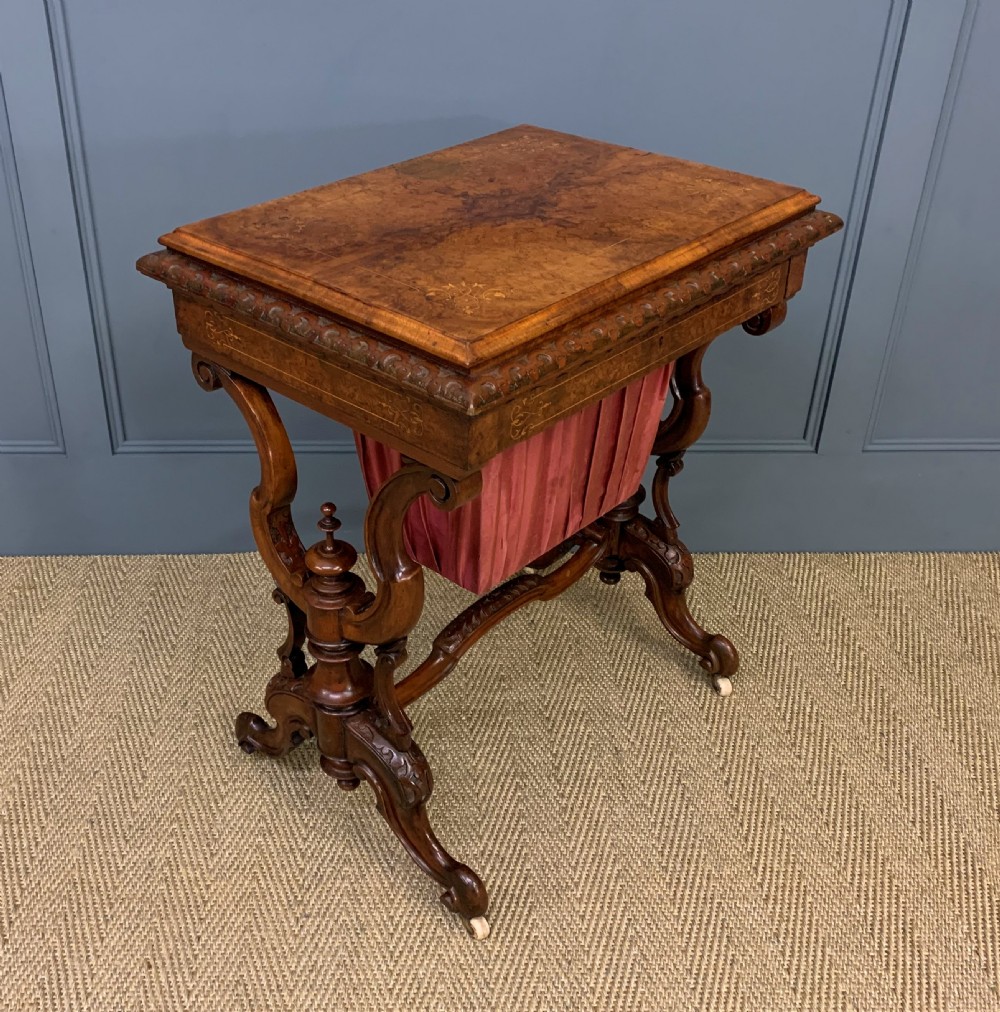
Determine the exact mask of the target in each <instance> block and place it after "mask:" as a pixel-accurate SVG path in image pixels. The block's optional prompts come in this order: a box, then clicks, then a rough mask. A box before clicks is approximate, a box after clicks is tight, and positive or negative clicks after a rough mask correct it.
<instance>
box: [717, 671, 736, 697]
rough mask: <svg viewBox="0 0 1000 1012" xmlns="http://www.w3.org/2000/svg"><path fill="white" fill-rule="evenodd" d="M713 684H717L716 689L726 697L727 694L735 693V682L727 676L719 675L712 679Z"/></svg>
mask: <svg viewBox="0 0 1000 1012" xmlns="http://www.w3.org/2000/svg"><path fill="white" fill-rule="evenodd" d="M712 685H714V686H715V691H716V692H717V693H718V694H719V695H720V696H722V698H723V699H725V697H726V696H731V695H732V694H733V683H732V682H731V681H730V680H729V679H728V678H725V677H722V676H720V677H718V678H713V679H712Z"/></svg>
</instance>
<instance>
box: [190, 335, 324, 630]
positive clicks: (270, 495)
mask: <svg viewBox="0 0 1000 1012" xmlns="http://www.w3.org/2000/svg"><path fill="white" fill-rule="evenodd" d="M191 367H192V371H193V372H194V375H195V379H196V380H197V381H198V384H199V385H200V386H201V387H202V388H203V389H205V390H218V389H219V388H220V387H221V388H223V389H224V390H225V391H226V393H228V394H229V396H230V397H231V398H232V399H233V401H234V402H235V403H236V406H237V407H238V408H239V409H240V413H241V414H242V415H243V418H244V419H245V420H246V423H247V425H248V426H249V428H250V434H251V435H252V436H253V441H254V445H255V446H256V447H257V455H258V457H259V458H260V482H259V484H258V485H257V487H256V488H255V489H254V490H253V491H252V492H251V493H250V526H251V528H252V530H253V535H254V540H255V541H256V543H257V550H258V551H259V552H260V554H261V556H262V557H263V559H264V561H265V562H266V563H267V568H268V569H269V570H270V571H271V575H272V576H273V577H274V579H275V582H276V583H277V584H278V587H279V588H280V589H281V591H282V592H283V593H284V594H285V595H286V596H287V597H288V598H289V599H290V600H291V601H293V602H294V603H295V604H296V605H297V606H298V607H299V608H300V609H301V610H303V611H304V610H305V602H304V599H303V595H302V586H303V583H304V581H305V576H306V572H305V549H304V548H303V546H302V542H301V540H300V539H299V535H298V532H297V531H296V530H295V524H294V523H293V522H292V513H291V505H292V500H293V499H294V498H295V490H296V487H297V485H298V474H297V472H296V469H295V455H294V453H293V452H292V444H291V443H290V442H289V440H288V433H287V432H286V431H285V426H284V425H283V424H282V422H281V416H280V415H279V414H278V409H277V408H276V407H275V406H274V401H272V400H271V395H270V394H269V393H268V392H267V390H266V389H265V388H264V387H262V386H261V385H260V384H259V383H254V382H253V381H252V380H248V379H246V378H244V377H243V376H238V375H236V374H235V373H232V372H230V371H229V370H228V369H224V368H222V366H219V365H216V364H215V363H213V362H207V361H205V360H204V359H203V358H201V356H199V355H198V354H195V355H194V356H193V357H192V360H191Z"/></svg>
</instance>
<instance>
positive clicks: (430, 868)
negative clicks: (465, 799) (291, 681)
mask: <svg viewBox="0 0 1000 1012" xmlns="http://www.w3.org/2000/svg"><path fill="white" fill-rule="evenodd" d="M344 730H345V731H346V744H347V758H348V760H349V761H350V762H351V764H352V766H353V768H354V770H355V772H356V774H357V775H360V776H361V777H363V778H364V779H365V780H367V781H368V783H369V784H370V785H371V787H372V789H373V790H374V792H375V799H376V805H377V807H378V810H379V813H380V814H381V815H382V817H383V818H384V819H385V821H386V822H387V823H388V824H389V828H390V829H392V831H393V832H394V833H395V834H396V836H397V837H398V838H399V840H400V842H401V843H402V844H403V846H404V847H405V848H406V851H407V853H408V854H409V855H410V857H411V858H413V860H414V861H415V862H416V864H417V865H418V866H419V867H420V868H422V869H423V870H424V871H425V872H426V873H427V874H428V875H430V877H431V878H433V879H434V880H435V881H436V882H438V883H439V884H440V885H442V886H444V889H445V891H444V893H442V895H441V902H442V903H443V904H444V905H445V907H447V908H448V909H449V910H451V911H454V912H455V913H457V914H458V915H459V916H460V917H462V919H463V920H464V921H465V922H466V925H467V927H468V928H469V932H470V933H471V934H472V935H473V936H474V937H477V938H478V937H485V934H483V932H484V931H485V932H487V933H488V931H489V925H488V924H486V925H485V927H484V923H483V922H484V921H485V915H486V911H487V908H488V906H489V899H488V897H487V894H486V887H485V886H484V885H483V883H482V880H481V879H480V878H479V876H478V875H477V874H476V873H475V872H474V871H473V870H472V869H471V868H469V867H468V866H466V865H464V864H461V863H459V862H458V861H456V860H455V859H454V858H453V857H452V856H451V855H450V854H449V853H448V852H447V851H446V850H445V849H444V847H443V846H442V845H441V843H440V841H439V840H438V838H437V836H435V834H434V830H433V829H432V828H431V824H430V820H429V818H428V816H427V809H426V803H427V800H428V799H429V798H430V795H431V789H432V786H433V780H432V777H431V771H430V767H429V766H428V764H427V760H426V759H425V758H424V754H423V753H422V752H421V751H420V749H419V747H418V746H417V745H416V744H415V743H414V742H413V741H412V740H411V741H408V742H405V744H404V743H402V742H400V741H399V740H398V738H396V736H395V735H394V734H393V733H392V732H391V730H389V729H388V728H387V727H386V726H385V725H384V722H383V721H382V720H380V719H379V717H378V716H377V714H376V712H375V711H373V710H365V711H363V712H361V713H358V714H354V715H352V716H350V717H347V718H345V719H344ZM324 768H325V769H326V768H327V767H326V765H324ZM328 772H330V770H329V769H328Z"/></svg>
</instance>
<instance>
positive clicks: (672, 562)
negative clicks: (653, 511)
mask: <svg viewBox="0 0 1000 1012" xmlns="http://www.w3.org/2000/svg"><path fill="white" fill-rule="evenodd" d="M621 542H622V548H621V551H622V554H623V556H625V557H626V558H627V560H628V567H629V568H630V569H632V570H634V571H635V572H637V573H639V575H640V576H641V577H642V578H643V581H644V583H645V585H646V597H647V598H648V599H649V601H650V603H651V604H652V605H653V607H654V608H655V609H656V614H657V615H658V616H659V618H660V621H661V622H662V623H663V625H664V628H666V630H667V632H669V633H670V635H671V636H673V637H674V639H675V640H677V642H678V643H680V644H681V646H684V647H686V648H687V649H688V650H690V651H691V652H692V653H693V654H694V655H695V656H696V657H697V658H698V662H699V664H700V665H701V667H702V668H703V669H704V670H705V671H706V672H708V674H709V675H711V676H712V683H713V685H714V686H715V688H716V690H717V691H718V693H719V695H720V696H728V695H730V694H731V693H732V691H733V686H732V681H731V678H732V676H733V675H735V674H736V670H737V668H739V664H740V658H739V654H738V653H737V652H736V648H735V647H734V646H733V644H732V643H730V641H729V640H728V639H726V637H725V636H719V635H716V634H713V633H709V632H706V631H705V630H704V629H703V628H702V627H701V626H700V625H699V624H698V623H697V622H696V621H695V619H694V617H693V616H692V614H691V611H690V609H689V608H688V604H687V599H686V597H685V592H686V590H687V588H688V586H690V584H691V581H692V580H693V579H694V566H693V564H692V561H691V553H690V552H689V551H688V550H687V548H685V547H684V545H683V544H682V543H681V542H680V541H678V540H677V538H676V536H674V535H673V532H672V531H671V530H670V529H669V528H667V527H665V526H664V525H663V524H662V522H660V521H655V520H647V519H646V518H645V517H643V516H636V517H634V518H633V519H632V520H630V521H628V523H626V524H625V526H624V528H623V530H622V534H621Z"/></svg>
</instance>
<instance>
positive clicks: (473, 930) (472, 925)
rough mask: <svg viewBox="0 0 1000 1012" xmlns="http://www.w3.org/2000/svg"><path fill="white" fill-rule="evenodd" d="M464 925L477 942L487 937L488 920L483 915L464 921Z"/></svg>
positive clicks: (488, 930)
mask: <svg viewBox="0 0 1000 1012" xmlns="http://www.w3.org/2000/svg"><path fill="white" fill-rule="evenodd" d="M465 927H466V928H467V930H468V932H469V934H470V935H472V937H473V938H474V939H475V940H476V941H477V942H481V941H482V940H483V939H484V938H488V937H489V934H490V922H489V921H488V920H486V918H485V917H473V918H472V919H471V920H468V921H466V922H465Z"/></svg>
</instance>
